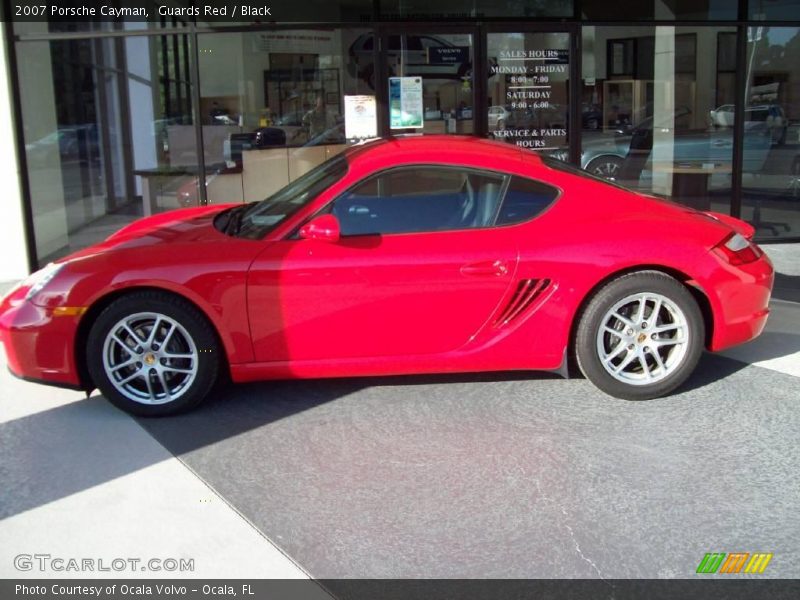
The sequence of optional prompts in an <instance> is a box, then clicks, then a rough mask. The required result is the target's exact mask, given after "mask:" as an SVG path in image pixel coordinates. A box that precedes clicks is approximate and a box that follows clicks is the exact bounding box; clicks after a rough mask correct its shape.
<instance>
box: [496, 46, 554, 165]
mask: <svg viewBox="0 0 800 600" xmlns="http://www.w3.org/2000/svg"><path fill="white" fill-rule="evenodd" d="M490 75H502V76H503V77H504V83H505V86H504V88H503V89H504V91H505V93H504V96H503V103H504V105H505V108H506V110H507V111H509V112H510V113H511V114H510V116H509V117H508V118H507V119H505V120H504V128H503V129H497V130H495V131H494V132H493V133H494V137H495V138H496V139H502V140H504V141H507V142H510V143H514V144H516V145H517V146H520V147H522V148H531V149H540V150H558V149H561V148H563V147H564V146H565V145H566V144H567V137H568V136H567V129H566V111H567V105H566V103H561V102H559V100H557V99H556V98H554V93H553V85H554V83H555V84H556V85H566V83H565V82H566V78H567V77H568V76H569V50H566V49H560V48H542V49H523V50H519V49H515V50H512V49H507V50H501V51H500V52H499V53H498V55H497V57H496V61H495V64H492V65H491V66H490Z"/></svg>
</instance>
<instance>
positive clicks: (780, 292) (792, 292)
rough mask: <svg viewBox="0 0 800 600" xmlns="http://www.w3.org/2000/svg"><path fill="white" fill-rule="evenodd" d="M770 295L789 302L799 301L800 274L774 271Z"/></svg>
mask: <svg viewBox="0 0 800 600" xmlns="http://www.w3.org/2000/svg"><path fill="white" fill-rule="evenodd" d="M772 297H773V298H777V299H778V300H787V301H789V302H800V275H786V274H785V273H778V272H776V273H775V285H774V287H773V289H772Z"/></svg>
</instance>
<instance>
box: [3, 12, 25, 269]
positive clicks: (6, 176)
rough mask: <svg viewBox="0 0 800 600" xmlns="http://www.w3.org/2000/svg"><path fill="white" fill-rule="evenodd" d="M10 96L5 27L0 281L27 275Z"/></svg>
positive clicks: (20, 193) (20, 191) (20, 192)
mask: <svg viewBox="0 0 800 600" xmlns="http://www.w3.org/2000/svg"><path fill="white" fill-rule="evenodd" d="M12 114H13V111H12V99H11V87H10V80H9V68H8V56H7V55H6V40H5V29H4V28H3V27H0V140H3V143H2V144H0V182H1V183H2V187H3V193H2V194H1V195H0V256H2V259H0V281H12V280H15V279H22V278H24V277H25V276H26V275H27V274H28V258H27V254H26V244H25V228H24V221H23V213H22V190H21V189H20V183H19V182H20V179H19V176H20V173H19V163H18V161H17V153H16V148H15V144H14V139H15V137H14V125H13V122H12V118H11V115H12Z"/></svg>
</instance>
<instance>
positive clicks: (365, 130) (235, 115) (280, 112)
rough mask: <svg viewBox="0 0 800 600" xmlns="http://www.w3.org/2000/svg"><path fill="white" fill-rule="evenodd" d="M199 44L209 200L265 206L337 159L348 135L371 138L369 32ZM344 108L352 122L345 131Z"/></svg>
mask: <svg viewBox="0 0 800 600" xmlns="http://www.w3.org/2000/svg"><path fill="white" fill-rule="evenodd" d="M198 40H199V41H198V47H199V57H200V59H199V60H200V123H201V124H202V128H203V145H204V148H203V151H204V158H205V167H206V177H205V182H206V193H207V196H208V202H209V203H211V204H214V203H224V202H243V201H244V202H253V201H257V200H263V199H264V198H266V197H268V196H269V195H271V194H273V193H274V192H276V191H277V190H279V189H280V188H282V187H283V186H285V185H286V184H288V183H289V182H291V181H294V180H295V179H297V178H298V177H299V176H300V175H302V174H304V173H306V172H308V171H310V170H311V169H313V168H314V167H316V166H317V165H319V164H320V163H322V162H324V161H325V160H327V159H328V158H330V157H332V156H334V155H336V154H337V153H339V152H341V151H342V150H343V149H344V148H346V147H347V143H348V138H349V139H350V141H353V140H355V139H357V138H360V137H374V136H375V135H376V129H375V127H376V117H375V110H376V109H375V90H374V86H375V70H374V68H373V67H374V65H373V62H374V61H373V44H374V38H373V35H372V33H371V32H370V31H368V30H362V29H354V28H346V29H302V30H296V29H293V30H271V31H260V32H247V33H214V34H202V35H200V36H198ZM355 103H357V106H356V104H355ZM348 107H350V109H352V114H351V116H352V117H355V120H353V119H352V118H351V120H350V123H349V125H350V126H351V127H352V129H351V130H350V131H347V130H346V127H345V125H346V124H345V114H346V111H347V110H348ZM356 108H357V109H358V110H356ZM194 201H196V199H195V198H191V197H188V196H187V202H190V203H191V202H194Z"/></svg>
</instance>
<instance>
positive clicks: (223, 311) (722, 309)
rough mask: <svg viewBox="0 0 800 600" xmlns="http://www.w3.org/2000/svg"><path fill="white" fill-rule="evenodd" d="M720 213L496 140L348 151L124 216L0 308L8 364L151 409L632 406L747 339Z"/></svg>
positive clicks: (743, 281)
mask: <svg viewBox="0 0 800 600" xmlns="http://www.w3.org/2000/svg"><path fill="white" fill-rule="evenodd" d="M752 234H753V229H752V228H751V227H750V226H749V225H747V224H746V223H744V222H742V221H739V220H737V219H734V218H731V217H729V216H725V215H720V214H713V213H703V212H698V211H695V210H692V209H689V208H686V207H683V206H680V205H677V204H673V203H670V202H666V201H663V200H659V199H655V198H650V197H645V196H641V195H639V194H636V193H633V192H631V191H628V190H626V189H623V188H621V187H617V186H615V185H613V184H611V183H608V182H604V181H602V180H598V179H595V178H593V177H592V176H590V175H588V174H586V173H584V172H582V171H578V170H576V169H574V168H572V167H569V166H567V165H564V164H562V163H560V162H556V161H551V160H549V159H545V158H540V157H539V156H537V155H535V154H533V153H531V152H528V151H524V150H520V149H517V148H515V147H513V146H509V145H505V144H499V143H495V142H490V141H485V140H479V139H475V138H454V137H444V136H432V137H417V138H405V139H394V140H381V141H375V142H370V143H368V144H364V145H360V146H354V147H351V148H349V149H348V150H346V151H345V152H343V153H342V154H340V155H338V156H336V157H335V158H332V159H330V160H329V161H327V162H326V163H324V164H322V165H320V166H319V167H317V168H316V169H314V170H312V171H310V172H309V173H307V174H306V175H304V176H302V177H300V178H299V179H297V180H295V181H294V182H292V183H291V184H289V185H288V186H287V187H285V188H284V189H282V190H281V191H279V192H277V193H276V194H275V195H273V196H271V197H270V198H267V199H266V200H264V201H263V202H258V203H253V204H249V205H235V206H231V205H226V206H208V207H202V208H192V209H185V210H177V211H173V212H167V213H163V214H159V215H156V216H153V217H150V218H146V219H142V220H140V221H137V222H135V223H133V224H131V225H129V226H127V227H125V228H123V229H121V230H120V231H118V232H117V233H115V234H114V235H112V236H111V237H109V238H108V239H107V240H105V241H104V242H102V243H100V244H97V245H95V246H92V247H90V248H87V249H85V250H82V251H80V252H77V253H75V254H73V255H71V256H68V257H67V258H64V259H62V260H60V261H58V262H56V263H53V264H50V265H48V266H47V267H45V268H43V269H42V270H40V271H38V272H37V273H34V274H33V275H32V276H31V277H29V278H28V279H27V280H26V281H24V282H23V283H21V284H20V285H18V286H17V287H16V288H15V289H14V290H12V291H11V292H10V293H9V294H8V295H7V296H6V297H5V298H4V299H3V301H2V305H0V336H2V340H3V343H4V345H5V349H6V353H7V356H8V365H9V368H10V369H11V371H12V372H13V373H14V374H16V375H18V376H20V377H23V378H26V379H31V380H34V381H39V382H42V383H49V384H54V385H58V386H66V387H74V388H79V389H84V390H91V389H93V388H99V389H100V391H102V393H103V394H104V395H105V396H106V397H107V398H108V399H109V400H110V401H111V402H113V403H114V404H115V405H117V406H118V407H120V408H122V409H124V410H126V411H128V412H131V413H135V414H138V415H146V416H155V415H166V414H170V413H174V412H177V411H180V410H185V409H188V408H190V407H193V406H195V405H197V404H198V403H199V402H200V401H201V400H202V399H203V398H204V397H205V396H206V395H207V394H208V393H209V390H210V389H211V388H212V385H213V384H214V382H215V381H216V380H217V379H218V377H220V376H221V375H222V374H223V373H227V374H229V376H230V378H231V379H232V380H233V381H234V382H242V381H252V380H259V379H270V378H299V377H303V378H305V377H339V376H357V375H383V374H400V373H434V372H436V373H442V372H467V371H504V370H520V369H525V370H528V369H537V370H553V371H560V372H562V373H565V372H566V369H567V365H568V362H569V361H570V360H572V359H573V357H574V358H575V359H576V360H577V365H578V366H579V367H580V369H581V370H582V371H583V373H584V374H585V375H586V377H588V378H589V379H590V380H591V381H592V382H593V383H594V384H596V385H597V387H599V388H600V389H602V390H603V391H605V392H607V393H608V394H611V395H613V396H617V397H619V398H626V399H632V400H643V399H648V398H653V397H657V396H661V395H664V394H667V393H669V392H670V391H672V390H673V389H675V388H676V387H677V386H679V385H680V384H681V383H682V382H684V381H685V380H686V378H687V377H688V376H689V375H690V374H691V372H692V371H693V370H694V368H695V366H696V365H697V362H698V359H699V357H700V354H701V352H702V351H703V349H704V348H706V349H708V350H711V351H716V350H722V349H724V348H727V347H729V346H733V345H734V344H740V343H742V342H746V341H748V340H750V339H752V338H754V337H755V336H757V335H758V334H759V333H760V332H761V330H762V329H763V327H764V324H765V322H766V319H767V314H768V308H767V304H768V301H769V297H770V292H771V288H772V282H773V270H772V265H771V264H770V262H769V260H768V259H767V257H766V256H765V255H764V254H763V252H762V251H761V249H759V248H758V246H756V245H755V244H753V242H752V241H751V240H750V238H751V237H752Z"/></svg>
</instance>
